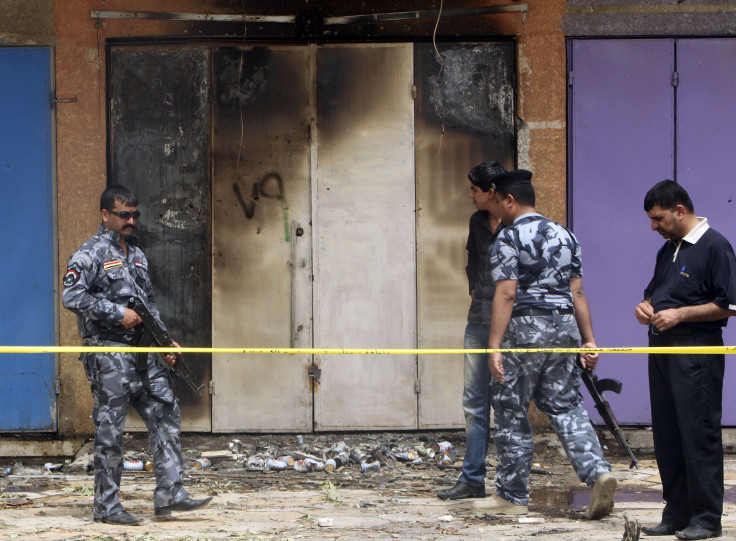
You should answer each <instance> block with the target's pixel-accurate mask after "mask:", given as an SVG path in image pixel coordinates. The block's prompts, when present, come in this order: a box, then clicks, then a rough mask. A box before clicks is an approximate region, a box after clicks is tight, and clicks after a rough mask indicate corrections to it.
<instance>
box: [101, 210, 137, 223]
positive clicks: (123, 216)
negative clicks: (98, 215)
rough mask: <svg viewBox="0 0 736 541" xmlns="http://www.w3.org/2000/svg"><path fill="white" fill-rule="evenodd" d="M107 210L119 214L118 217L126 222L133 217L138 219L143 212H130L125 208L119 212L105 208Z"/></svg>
mask: <svg viewBox="0 0 736 541" xmlns="http://www.w3.org/2000/svg"><path fill="white" fill-rule="evenodd" d="M105 210H107V212H109V213H110V214H114V215H115V216H117V217H118V218H120V219H121V220H124V221H126V222H127V221H128V220H130V219H131V218H133V219H134V220H137V219H138V218H140V217H141V213H140V212H139V211H137V210H136V211H135V212H129V211H127V210H124V211H122V212H117V211H114V210H110V209H105Z"/></svg>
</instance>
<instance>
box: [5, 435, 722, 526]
mask: <svg viewBox="0 0 736 541" xmlns="http://www.w3.org/2000/svg"><path fill="white" fill-rule="evenodd" d="M236 437H237V439H238V440H240V441H241V442H242V448H241V452H240V454H233V453H232V451H231V449H230V447H229V444H230V443H231V441H232V440H233V439H234V438H236ZM339 441H343V442H345V443H346V444H347V447H348V448H351V449H356V450H358V451H361V452H362V453H363V454H366V455H371V454H373V456H375V457H378V458H379V459H381V460H382V461H383V462H384V464H383V465H382V466H381V467H380V469H379V470H378V471H376V472H370V473H362V472H361V468H360V466H358V465H357V464H355V463H349V464H347V465H345V466H343V467H342V468H339V469H338V470H336V471H335V472H331V473H328V472H325V471H322V472H319V471H313V472H309V473H300V472H297V471H294V470H293V469H291V468H290V469H288V470H285V471H268V470H267V471H249V470H248V469H247V467H246V466H247V464H248V463H249V460H248V459H251V460H250V463H251V464H253V463H254V462H258V461H257V460H254V459H253V458H252V457H254V456H256V457H265V456H267V455H272V456H280V455H286V454H289V455H296V454H298V453H303V454H305V455H312V456H315V457H316V458H320V459H321V458H323V455H326V454H328V451H329V449H330V448H332V447H333V446H334V445H335V444H336V443H338V442H339ZM440 441H449V442H450V443H451V444H452V445H453V447H454V450H455V451H457V454H452V455H451V456H452V458H453V459H454V461H455V464H454V465H453V466H445V467H441V466H440V465H439V464H438V463H437V461H436V460H435V459H432V458H430V457H423V458H422V463H417V464H413V463H406V462H400V461H393V460H392V459H391V456H397V453H399V452H401V451H404V452H416V449H417V448H429V447H431V445H432V444H434V443H438V442H440ZM236 445H237V444H236ZM614 445H615V444H614ZM182 446H183V449H184V456H185V461H186V464H187V470H186V484H187V488H188V490H189V492H190V493H191V494H192V495H193V496H196V497H200V496H204V495H212V496H213V497H214V499H213V502H212V503H211V504H210V505H209V506H208V507H206V508H204V509H201V510H198V511H194V512H191V513H182V514H175V515H174V518H173V519H170V520H166V521H157V520H155V519H154V517H153V504H152V491H153V487H154V478H153V473H152V472H147V471H126V472H124V474H123V482H122V500H123V504H124V505H125V507H126V509H127V510H128V511H130V512H131V513H133V514H136V515H138V516H140V517H142V518H144V519H145V521H144V523H143V524H142V525H140V526H134V527H117V526H111V525H106V524H100V523H94V522H93V521H92V509H91V498H92V486H93V479H92V475H91V474H89V473H87V471H86V467H87V463H88V461H89V459H90V458H91V456H90V455H89V454H88V451H89V449H88V448H83V449H82V450H80V453H79V454H78V455H77V457H76V460H72V459H67V460H66V461H63V460H59V461H54V462H56V463H60V464H63V466H62V469H61V470H60V471H46V470H45V469H44V468H43V462H44V461H34V462H27V461H26V462H24V463H23V464H20V463H17V462H15V461H7V460H6V462H5V463H4V462H2V460H0V466H2V472H6V471H7V470H8V469H9V470H10V473H5V474H4V475H3V476H2V477H0V540H1V539H39V540H52V539H53V540H80V539H109V540H112V539H128V540H195V539H248V540H256V539H325V538H326V539H344V540H358V539H453V540H454V539H552V540H574V539H581V540H582V539H586V540H587V539H616V540H619V539H622V537H623V535H624V521H625V519H624V517H625V516H626V517H627V518H628V519H629V520H631V521H636V520H638V521H639V522H640V523H641V524H644V525H646V524H652V523H656V522H658V519H659V516H660V513H661V510H662V507H663V504H662V502H661V499H660V489H661V486H660V484H659V483H660V481H659V476H658V474H657V469H656V464H655V462H654V460H653V458H652V457H651V456H646V455H641V454H639V456H638V458H639V461H640V469H639V470H636V469H634V470H632V469H629V467H628V466H629V460H628V458H626V457H625V455H624V454H623V453H622V452H620V450H619V449H618V448H616V447H612V446H611V448H610V449H608V450H607V457H608V458H609V460H611V462H612V464H613V466H614V474H615V476H616V477H617V478H618V480H619V491H618V492H617V494H616V506H615V508H614V512H613V514H612V515H611V516H609V517H606V518H604V519H603V520H601V521H590V520H588V519H587V514H586V506H587V504H588V499H589V491H588V489H587V487H585V485H583V484H582V483H580V482H579V481H578V480H577V477H576V476H575V474H574V472H573V470H572V468H571V467H570V465H569V463H568V462H567V459H566V458H564V457H563V456H562V453H561V450H560V448H559V444H558V443H557V441H556V439H555V437H554V436H553V435H548V434H543V435H539V436H537V437H536V448H535V463H534V468H533V471H532V476H531V502H530V506H529V514H528V515H525V516H521V517H513V518H511V517H494V516H488V515H484V514H479V513H476V512H474V511H473V509H472V501H473V500H460V501H455V502H446V501H442V500H439V499H437V498H436V496H435V494H436V492H437V490H440V489H442V488H447V487H449V486H451V485H452V484H454V482H455V480H456V479H457V475H458V473H459V470H458V467H459V464H460V459H461V457H462V453H463V451H464V446H463V433H462V432H448V433H426V434H425V433H421V434H420V433H408V434H404V433H402V434H394V433H388V434H387V433H381V434H334V435H320V436H314V435H305V436H304V444H301V445H300V444H299V443H298V442H297V440H296V437H295V436H293V435H251V436H245V435H240V436H220V435H218V436H210V435H204V436H203V435H189V436H186V435H185V436H184V437H183V439H182ZM381 450H383V451H384V452H383V453H382V452H381ZM420 450H421V449H420ZM203 456H204V457H206V458H208V459H209V460H210V463H211V465H210V466H209V467H205V468H203V469H197V468H195V465H198V463H197V462H196V461H197V459H201V458H202V457H203ZM126 457H127V458H129V459H131V460H133V459H141V460H142V461H143V462H145V460H146V458H147V448H146V443H145V441H144V440H143V439H141V438H140V436H127V437H126ZM45 460H48V459H45ZM488 460H489V463H490V465H491V471H492V468H493V466H494V465H495V454H494V452H493V450H491V451H490V452H489V455H488ZM726 470H727V471H726V479H727V481H726V488H727V498H726V499H727V502H726V505H725V510H724V511H725V515H724V517H723V525H724V537H725V538H726V539H729V538H731V539H733V538H734V536H735V535H736V503H735V501H736V488H734V487H736V456H727V460H726ZM487 488H488V491H489V492H492V482H491V481H488V483H487ZM643 538H646V536H645V535H643V534H642V539H643ZM632 539H633V538H632ZM672 539H674V537H672Z"/></svg>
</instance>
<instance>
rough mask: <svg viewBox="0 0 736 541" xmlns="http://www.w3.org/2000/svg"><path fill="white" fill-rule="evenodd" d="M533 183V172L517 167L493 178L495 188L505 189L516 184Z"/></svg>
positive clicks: (492, 186)
mask: <svg viewBox="0 0 736 541" xmlns="http://www.w3.org/2000/svg"><path fill="white" fill-rule="evenodd" d="M531 183H532V172H531V171H527V170H526V169H515V170H514V171H506V172H505V173H501V174H500V175H497V176H496V177H495V178H494V179H493V183H492V184H491V188H493V189H494V190H505V189H506V188H508V187H509V186H514V185H516V184H531Z"/></svg>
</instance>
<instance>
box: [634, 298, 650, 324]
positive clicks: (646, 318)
mask: <svg viewBox="0 0 736 541" xmlns="http://www.w3.org/2000/svg"><path fill="white" fill-rule="evenodd" d="M634 313H635V314H636V320H637V321H638V322H639V323H641V324H642V325H650V324H651V323H653V322H652V316H653V315H654V307H653V306H652V305H651V304H649V303H648V302H647V301H642V302H640V303H639V304H638V305H637V307H636V310H635V312H634Z"/></svg>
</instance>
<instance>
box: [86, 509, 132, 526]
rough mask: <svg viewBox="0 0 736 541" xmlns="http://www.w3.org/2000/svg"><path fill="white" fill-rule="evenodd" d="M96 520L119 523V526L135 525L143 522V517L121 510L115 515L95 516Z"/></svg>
mask: <svg viewBox="0 0 736 541" xmlns="http://www.w3.org/2000/svg"><path fill="white" fill-rule="evenodd" d="M95 522H104V523H105V524H118V525H119V526H135V525H136V524H140V523H141V519H139V518H138V517H136V516H133V515H131V514H130V513H128V512H127V511H120V512H119V513H115V514H114V515H108V516H106V517H95Z"/></svg>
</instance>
